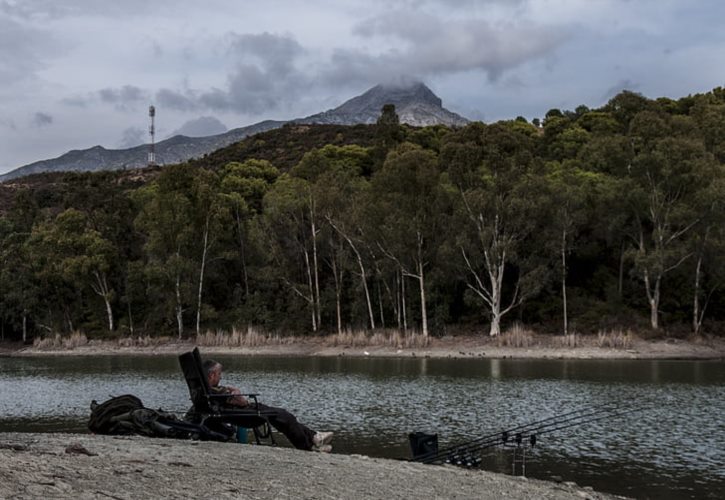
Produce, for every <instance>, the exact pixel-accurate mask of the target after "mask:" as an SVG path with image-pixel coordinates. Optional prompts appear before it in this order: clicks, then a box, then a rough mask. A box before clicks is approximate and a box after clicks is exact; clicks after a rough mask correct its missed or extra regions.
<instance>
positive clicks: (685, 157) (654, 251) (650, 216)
mask: <svg viewBox="0 0 725 500" xmlns="http://www.w3.org/2000/svg"><path fill="white" fill-rule="evenodd" d="M693 129H694V128H693V126H692V122H691V120H690V119H689V118H687V117H682V116H675V117H669V116H667V115H661V114H659V113H656V112H653V111H642V112H640V113H638V114H637V115H636V116H635V117H634V118H633V119H632V121H631V124H630V133H629V136H630V138H631V140H632V143H633V149H634V152H635V156H634V158H633V161H632V164H631V166H630V168H629V179H630V180H631V181H632V186H633V189H632V193H631V195H632V196H631V200H632V202H633V203H632V205H631V208H632V210H633V216H634V220H635V223H634V239H635V242H636V246H635V249H634V250H633V251H632V254H633V256H634V261H635V268H636V270H637V271H638V273H639V274H640V277H641V279H642V281H643V283H644V288H645V293H646V296H647V302H648V304H649V308H650V326H651V327H652V329H654V330H656V329H659V327H660V303H661V300H662V282H663V278H664V277H665V276H666V275H667V274H668V273H670V272H671V271H673V270H675V269H677V268H678V267H680V266H681V265H682V264H683V263H684V262H685V261H686V260H688V259H689V258H691V257H692V255H693V254H692V250H691V248H690V247H688V245H687V244H686V241H687V237H688V236H689V234H690V233H691V232H692V231H693V229H694V228H695V227H696V226H697V224H698V223H700V222H701V220H702V215H701V214H700V212H699V211H698V210H697V208H696V204H695V203H694V200H696V199H697V198H698V196H700V194H701V192H702V190H703V188H704V187H705V186H706V185H707V183H709V182H710V180H711V179H712V174H713V168H714V166H715V164H714V162H713V158H712V155H710V154H709V153H707V152H706V150H705V147H704V144H703V142H702V140H701V139H700V138H698V137H697V135H696V134H695V133H693Z"/></svg>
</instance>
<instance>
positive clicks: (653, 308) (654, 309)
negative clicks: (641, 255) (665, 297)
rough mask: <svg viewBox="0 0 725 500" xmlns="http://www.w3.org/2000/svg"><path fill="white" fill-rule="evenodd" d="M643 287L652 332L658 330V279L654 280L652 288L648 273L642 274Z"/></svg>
mask: <svg viewBox="0 0 725 500" xmlns="http://www.w3.org/2000/svg"><path fill="white" fill-rule="evenodd" d="M644 285H645V289H646V290H647V302H648V303H649V308H650V326H651V327H652V329H653V330H658V329H659V327H660V325H659V306H660V278H657V279H655V283H654V288H653V287H652V285H651V281H650V278H649V273H647V271H645V272H644Z"/></svg>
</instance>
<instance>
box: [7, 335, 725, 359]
mask: <svg viewBox="0 0 725 500" xmlns="http://www.w3.org/2000/svg"><path fill="white" fill-rule="evenodd" d="M582 338H583V340H581V341H580V345H576V346H568V345H555V344H554V342H551V337H546V336H536V337H535V338H533V339H532V340H530V342H529V343H528V344H525V345H523V346H521V347H516V346H514V345H500V342H497V340H496V339H491V338H487V337H482V336H447V337H442V338H430V340H429V341H428V343H427V345H425V346H416V347H404V346H400V345H399V346H389V345H383V346H381V345H364V344H363V345H360V344H359V343H355V342H352V343H351V344H342V343H333V342H330V340H329V339H328V338H325V337H309V338H303V337H295V338H294V339H293V340H289V341H288V340H283V341H279V340H278V341H276V342H270V343H264V342H262V343H260V344H259V345H252V346H244V345H241V346H219V345H204V344H203V343H199V344H197V343H196V342H194V341H193V340H172V339H168V338H167V339H163V340H160V341H155V340H154V341H152V342H149V341H148V339H147V340H139V341H138V342H137V343H133V344H132V345H129V342H125V343H123V344H121V343H120V342H119V341H117V340H90V341H88V342H87V343H86V344H84V345H79V346H74V347H65V348H64V347H50V348H39V347H36V346H23V345H21V344H17V343H16V344H11V343H5V344H1V343H0V356H10V357H44V356H164V355H169V356H170V355H178V354H181V353H183V352H186V351H189V350H191V349H193V348H194V347H196V346H198V347H199V349H200V350H201V351H202V352H203V353H204V354H209V355H237V356H265V357H352V358H368V357H369V358H435V359H441V358H455V359H562V360H566V359H569V360H571V359H575V360H579V359H593V360H714V361H724V360H725V340H724V339H721V338H709V339H698V340H695V341H693V340H683V339H675V338H664V339H656V340H643V339H640V338H633V339H632V340H631V341H630V342H629V343H628V345H626V346H625V347H600V346H598V345H596V342H594V341H593V339H591V338H588V337H582ZM546 339H548V340H546ZM144 344H146V345H144Z"/></svg>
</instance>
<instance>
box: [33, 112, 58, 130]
mask: <svg viewBox="0 0 725 500" xmlns="http://www.w3.org/2000/svg"><path fill="white" fill-rule="evenodd" d="M31 123H32V124H33V126H34V127H46V126H48V125H52V124H53V117H52V116H51V115H49V114H48V113H43V112H40V111H38V112H37V113H35V114H34V115H33V119H32V120H31Z"/></svg>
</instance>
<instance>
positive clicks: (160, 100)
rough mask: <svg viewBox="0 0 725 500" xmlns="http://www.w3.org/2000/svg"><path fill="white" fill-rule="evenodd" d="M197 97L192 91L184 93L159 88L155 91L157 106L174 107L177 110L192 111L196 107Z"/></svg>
mask: <svg viewBox="0 0 725 500" xmlns="http://www.w3.org/2000/svg"><path fill="white" fill-rule="evenodd" d="M196 100H197V97H196V96H195V95H194V93H193V92H190V91H187V93H186V94H183V93H181V92H177V91H176V90H171V89H161V90H159V91H158V92H156V103H157V104H158V106H159V107H163V108H169V109H175V110H177V111H193V110H195V109H196V108H197V106H198V104H197V102H196Z"/></svg>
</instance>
